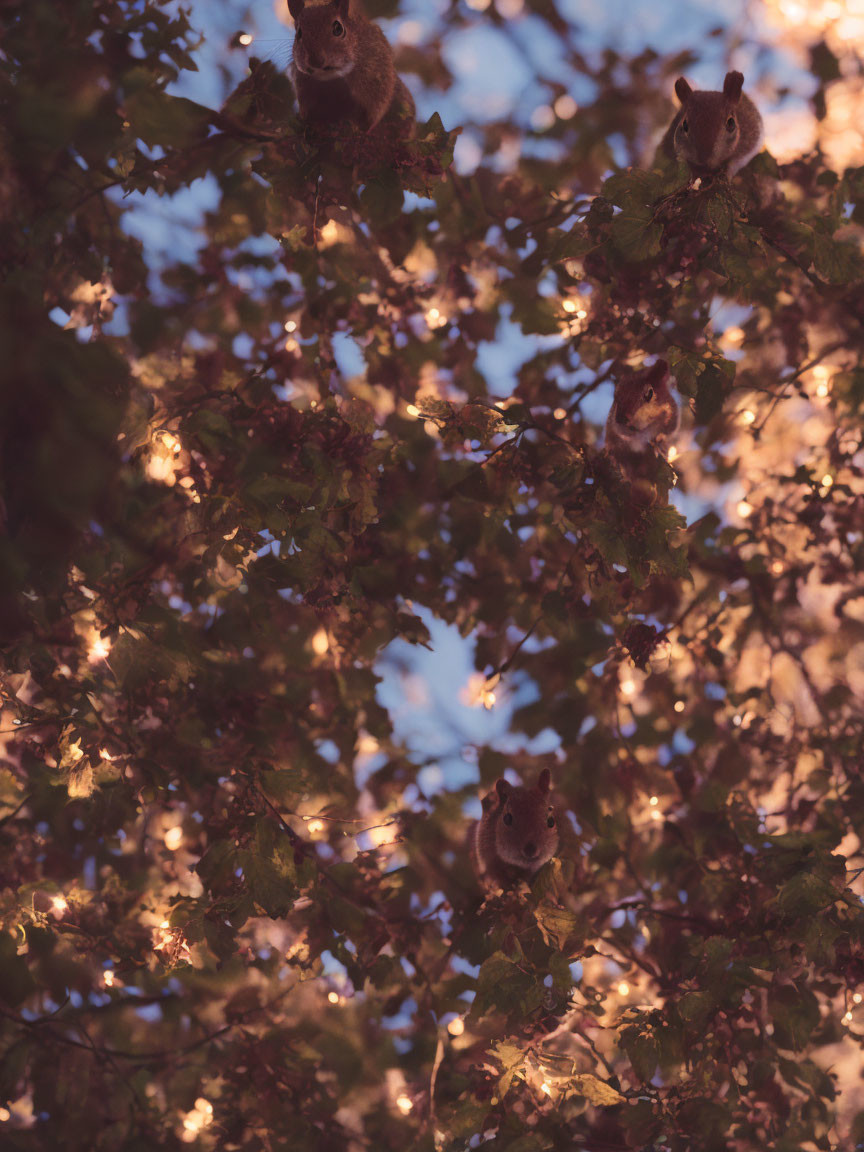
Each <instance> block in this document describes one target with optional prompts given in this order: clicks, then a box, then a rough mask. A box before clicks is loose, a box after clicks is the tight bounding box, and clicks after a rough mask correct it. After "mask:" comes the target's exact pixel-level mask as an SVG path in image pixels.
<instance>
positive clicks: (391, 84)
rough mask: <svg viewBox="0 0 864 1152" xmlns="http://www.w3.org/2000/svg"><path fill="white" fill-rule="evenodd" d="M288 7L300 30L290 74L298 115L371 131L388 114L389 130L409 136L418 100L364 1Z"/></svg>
mask: <svg viewBox="0 0 864 1152" xmlns="http://www.w3.org/2000/svg"><path fill="white" fill-rule="evenodd" d="M288 11H289V12H290V13H291V16H292V18H293V20H294V25H295V28H296V34H295V36H294V50H293V57H292V60H291V68H290V73H291V81H292V83H293V85H294V91H295V93H296V95H297V103H298V105H299V108H300V116H301V117H302V118H303V119H304V120H308V121H310V122H312V123H315V124H319V125H321V124H338V123H340V122H348V123H350V124H353V125H356V126H357V127H358V128H361V129H363V130H364V131H367V132H368V131H370V130H371V129H373V128H375V127H377V126H378V125H379V124H380V123H381V122H382V120H384V119H385V117H386V123H387V126H388V128H389V129H390V131H391V132H393V133H394V134H395V135H397V136H410V135H411V134H412V133H413V130H414V116H415V108H414V100H413V98H412V96H411V93H410V92H409V91H408V89H407V88H406V87H405V84H404V83H403V81H402V80H401V79H400V77H399V76H397V75H396V67H395V65H394V63H393V51H392V49H391V47H390V45H389V43H388V42H387V37H386V36H385V35H384V33H383V32H382V31H381V29H380V28H379V27H378V26H377V25H376V24H372V23H370V22H369V20H368V19H367V18H366V14H365V13H364V11H363V9H362V7H361V3H360V0H332V2H331V3H326V4H310V5H308V6H307V4H306V0H288Z"/></svg>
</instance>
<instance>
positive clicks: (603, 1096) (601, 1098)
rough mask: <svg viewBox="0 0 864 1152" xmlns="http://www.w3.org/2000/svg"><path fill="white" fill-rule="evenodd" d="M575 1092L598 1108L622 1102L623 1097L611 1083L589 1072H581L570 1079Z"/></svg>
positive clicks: (609, 1106)
mask: <svg viewBox="0 0 864 1152" xmlns="http://www.w3.org/2000/svg"><path fill="white" fill-rule="evenodd" d="M570 1084H571V1085H572V1086H573V1089H574V1091H575V1092H577V1093H578V1094H579V1095H580V1096H584V1097H585V1099H586V1100H587V1101H588V1103H589V1104H594V1105H595V1106H596V1107H598V1108H611V1107H612V1106H613V1105H615V1104H623V1103H624V1097H623V1096H622V1095H621V1093H620V1092H619V1091H618V1090H617V1088H613V1087H612V1085H611V1084H609V1083H607V1081H605V1080H601V1079H600V1078H599V1077H597V1076H593V1075H592V1074H591V1073H590V1072H582V1073H580V1074H579V1075H577V1076H573V1077H571V1079H570Z"/></svg>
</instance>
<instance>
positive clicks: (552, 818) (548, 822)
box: [546, 816, 555, 828]
mask: <svg viewBox="0 0 864 1152" xmlns="http://www.w3.org/2000/svg"><path fill="white" fill-rule="evenodd" d="M546 823H547V824H548V825H549V827H550V828H554V827H555V817H554V816H550V817H549V819H548V820H547V821H546Z"/></svg>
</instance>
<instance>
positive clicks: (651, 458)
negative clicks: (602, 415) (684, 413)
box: [605, 360, 680, 504]
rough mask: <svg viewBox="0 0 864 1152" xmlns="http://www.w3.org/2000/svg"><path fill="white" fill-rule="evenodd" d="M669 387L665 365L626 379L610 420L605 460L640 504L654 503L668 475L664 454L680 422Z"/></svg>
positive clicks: (618, 388) (619, 387) (619, 388)
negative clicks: (618, 472) (606, 458)
mask: <svg viewBox="0 0 864 1152" xmlns="http://www.w3.org/2000/svg"><path fill="white" fill-rule="evenodd" d="M671 383H672V375H671V373H670V371H669V365H668V364H667V363H666V361H665V360H658V361H657V362H656V364H653V365H652V366H651V367H650V368H644V369H643V370H642V371H641V372H636V373H634V374H633V375H628V376H623V377H622V378H621V379H620V380H619V381H618V383H617V384H616V385H615V398H614V399H613V401H612V407H611V408H610V409H609V415H608V417H607V418H606V449H605V451H606V455H607V456H608V457H609V458H611V459H612V460H613V461H614V463H615V464H616V465H617V467H618V469H619V470H620V471H621V472H622V473H623V475H624V476H625V478H626V479H627V480H628V481H630V483H631V484H632V490H633V496H634V499H635V500H636V502H637V503H639V504H646V503H647V504H653V503H655V501H656V499H657V494H658V489H659V488H661V487H663V486H664V485H663V480H664V476H663V473H664V472H665V473H670V470H669V466H668V464H667V463H666V460H665V454H666V449H667V447H668V446H669V441H670V440H671V438H672V437H673V436H674V435H675V433H676V432H677V431H678V425H679V422H680V413H679V411H678V403H677V401H676V400H675V397H674V396H673V395H672V392H671ZM658 457H659V458H658ZM666 487H667V489H668V482H667V484H666Z"/></svg>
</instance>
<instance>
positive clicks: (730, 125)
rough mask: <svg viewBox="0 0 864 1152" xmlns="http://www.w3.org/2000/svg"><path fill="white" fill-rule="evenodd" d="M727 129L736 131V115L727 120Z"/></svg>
mask: <svg viewBox="0 0 864 1152" xmlns="http://www.w3.org/2000/svg"><path fill="white" fill-rule="evenodd" d="M726 131H727V132H734V131H735V117H734V116H730V117H729V119H728V120H727V121H726Z"/></svg>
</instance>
